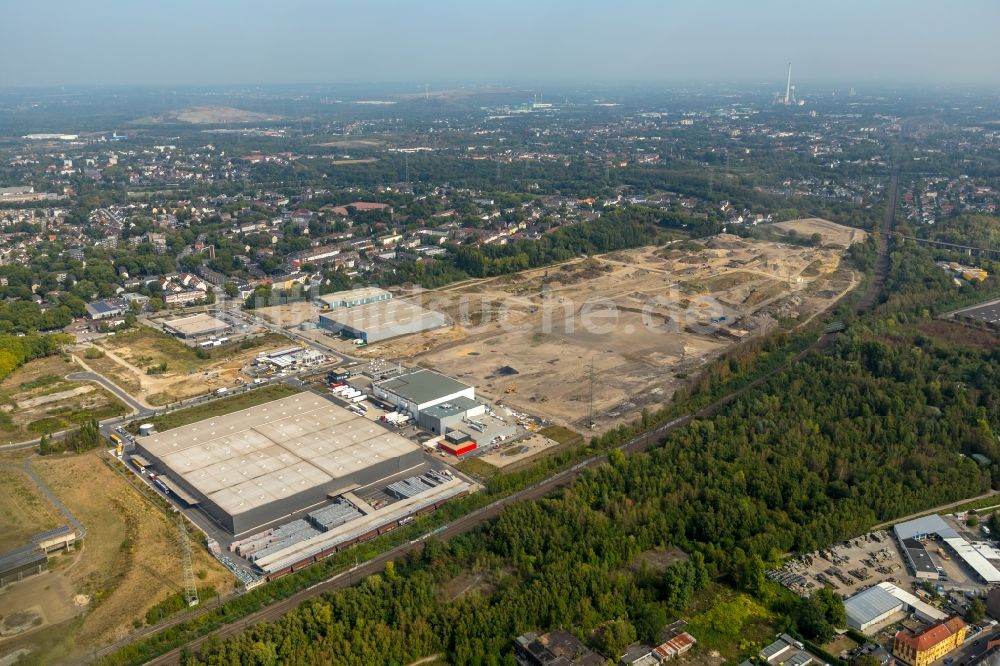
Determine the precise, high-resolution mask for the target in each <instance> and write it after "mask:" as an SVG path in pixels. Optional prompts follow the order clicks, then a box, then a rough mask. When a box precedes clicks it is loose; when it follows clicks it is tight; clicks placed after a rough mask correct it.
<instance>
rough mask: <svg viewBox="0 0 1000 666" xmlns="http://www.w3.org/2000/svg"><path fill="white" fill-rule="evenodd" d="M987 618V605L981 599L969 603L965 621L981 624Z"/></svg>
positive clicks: (977, 598)
mask: <svg viewBox="0 0 1000 666" xmlns="http://www.w3.org/2000/svg"><path fill="white" fill-rule="evenodd" d="M984 617H986V604H984V603H983V600H982V599H980V598H979V597H976V598H975V599H973V600H972V602H971V603H969V610H967V611H966V612H965V619H966V620H967V621H968V622H970V623H971V622H981V621H982V620H983V618H984Z"/></svg>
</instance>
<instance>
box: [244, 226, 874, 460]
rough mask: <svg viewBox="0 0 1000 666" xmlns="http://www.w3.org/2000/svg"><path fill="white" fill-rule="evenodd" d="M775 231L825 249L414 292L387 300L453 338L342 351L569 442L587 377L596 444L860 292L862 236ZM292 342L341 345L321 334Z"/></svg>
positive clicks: (690, 253) (576, 266)
mask: <svg viewBox="0 0 1000 666" xmlns="http://www.w3.org/2000/svg"><path fill="white" fill-rule="evenodd" d="M781 224H782V225H784V226H783V227H782V228H783V229H785V230H787V229H795V230H796V233H797V234H798V235H800V236H802V237H806V238H808V237H809V236H811V235H812V234H813V233H818V234H820V235H821V236H822V237H823V238H824V243H826V246H824V247H804V246H800V245H791V244H787V243H781V242H771V241H755V240H750V239H742V238H739V237H737V236H733V235H727V234H720V235H717V236H713V237H711V238H708V239H703V240H700V241H697V242H695V243H682V244H678V245H675V246H674V245H668V246H664V247H646V248H640V249H636V250H629V251H623V252H614V253H611V254H606V255H601V256H598V257H592V258H584V259H578V260H574V261H570V262H567V263H565V264H562V265H559V266H554V267H548V268H542V269H535V270H530V271H524V272H521V273H517V274H514V275H507V276H502V277H498V278H492V279H486V280H466V281H463V282H460V283H457V284H454V285H451V286H449V287H444V288H442V289H438V290H433V291H417V290H415V291H414V292H413V293H412V294H410V293H403V294H397V295H396V297H397V298H407V299H408V300H412V301H413V302H415V303H418V304H420V305H423V306H424V307H427V308H430V309H432V310H437V311H440V312H443V313H445V314H447V315H448V316H449V317H451V319H452V321H454V322H455V323H454V325H453V326H451V327H448V328H443V329H437V330H434V331H429V332H425V333H420V334H415V335H408V336H403V337H400V338H396V339H394V340H389V341H386V342H382V343H376V344H373V345H370V346H368V347H367V348H361V349H358V348H355V347H353V345H350V344H349V343H342V344H343V347H344V351H346V352H347V353H350V354H352V355H355V356H362V357H369V358H382V359H386V360H403V361H405V362H407V363H416V364H419V365H422V366H425V367H429V368H432V369H434V370H438V371H440V372H443V373H444V374H447V375H450V376H453V377H457V378H459V379H462V380H463V381H466V382H468V383H470V384H473V385H475V386H476V391H477V393H478V394H479V395H481V396H482V397H483V398H484V399H487V400H491V401H500V402H502V403H504V404H507V405H509V406H511V407H513V408H515V409H517V410H520V411H523V412H527V413H529V414H535V415H538V416H541V417H543V418H546V419H548V420H550V421H551V422H553V423H556V424H560V425H566V426H570V427H573V428H577V429H580V428H586V427H587V425H588V423H587V422H588V421H589V414H590V405H591V381H590V379H589V376H590V367H591V365H592V366H593V374H594V381H593V410H594V415H595V421H596V423H597V425H596V430H597V431H599V432H600V431H605V430H608V429H610V428H612V427H614V426H616V425H618V424H620V423H623V422H626V421H630V420H632V419H634V418H635V417H636V416H637V415H638V414H639V413H640V412H641V410H642V409H643V408H645V407H649V408H655V407H657V406H659V405H662V404H664V403H665V402H667V401H668V400H669V399H670V397H671V396H672V395H673V393H674V392H675V391H676V390H677V388H678V387H680V386H681V385H683V384H684V383H685V382H686V381H688V379H689V378H691V377H693V376H695V375H696V374H697V373H698V372H699V371H700V370H701V368H702V367H703V366H704V365H705V364H706V363H707V362H708V361H710V360H711V359H713V358H715V357H717V356H718V355H719V354H721V353H722V352H723V351H725V350H726V349H728V348H730V347H731V346H733V345H734V344H736V343H737V342H739V341H740V340H743V339H746V338H748V337H751V336H754V335H759V334H762V333H766V332H767V331H769V330H771V329H774V328H775V327H778V326H784V327H794V326H799V325H803V324H804V323H806V322H808V321H810V320H811V319H812V318H813V317H815V316H817V315H819V314H821V313H822V312H823V311H825V310H826V309H827V308H829V307H830V306H831V305H832V304H833V303H835V302H836V301H837V300H838V299H840V298H841V297H842V296H844V295H845V294H846V293H847V292H849V291H850V290H851V289H853V288H854V287H855V286H856V285H857V284H858V282H859V277H858V276H857V275H856V274H855V273H854V271H852V270H850V269H847V268H845V267H843V266H841V259H842V255H843V252H844V250H845V248H846V247H847V246H848V245H849V244H850V243H852V242H857V241H860V240H862V239H863V238H864V235H865V234H864V232H863V231H859V230H856V229H852V228H849V227H844V226H840V225H837V224H834V223H832V222H828V221H826V220H819V219H807V220H793V221H790V222H787V223H781ZM259 314H261V315H262V316H264V317H266V318H267V319H268V320H269V321H271V322H273V323H276V324H279V325H282V326H286V327H291V326H297V325H298V324H300V323H302V322H305V321H316V317H317V316H318V310H317V309H316V308H315V307H314V306H312V305H311V304H310V303H307V302H301V303H294V304H289V305H282V306H275V307H271V308H264V309H262V310H260V311H259ZM300 333H301V334H303V335H311V336H314V337H316V338H317V339H322V342H324V344H332V345H334V346H337V343H336V342H333V341H332V340H331V339H330V338H329V336H327V335H326V334H325V333H324V332H322V331H318V330H310V331H304V332H300ZM494 462H500V461H494ZM505 462H508V464H509V462H513V461H505Z"/></svg>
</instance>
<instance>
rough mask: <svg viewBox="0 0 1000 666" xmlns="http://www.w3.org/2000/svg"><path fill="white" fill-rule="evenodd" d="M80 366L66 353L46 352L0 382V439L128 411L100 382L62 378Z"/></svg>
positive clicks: (14, 438)
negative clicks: (42, 356)
mask: <svg viewBox="0 0 1000 666" xmlns="http://www.w3.org/2000/svg"><path fill="white" fill-rule="evenodd" d="M80 370H83V368H82V367H80V366H79V365H77V364H76V363H74V362H72V361H71V360H70V359H69V358H68V357H63V356H59V355H56V356H49V357H46V358H40V359H36V360H34V361H30V362H28V363H26V364H24V366H22V367H21V368H19V369H18V370H16V371H15V372H13V373H11V374H10V375H9V376H8V377H6V378H5V379H4V380H3V381H2V382H0V443H7V442H21V441H26V440H29V439H34V438H36V437H39V436H40V435H43V434H45V433H50V432H56V431H59V430H63V429H65V428H70V427H73V426H75V425H78V424H80V423H82V422H83V421H86V420H88V419H90V418H96V419H98V420H99V419H105V418H109V417H111V416H117V415H119V414H125V413H126V412H128V408H126V407H125V405H123V404H122V403H121V401H119V400H118V399H117V398H115V397H114V396H112V395H111V394H110V393H108V392H107V391H105V390H104V389H103V388H101V387H100V386H97V385H96V384H93V383H91V382H74V381H69V380H67V379H66V378H65V377H66V375H67V374H69V373H71V372H79V371H80Z"/></svg>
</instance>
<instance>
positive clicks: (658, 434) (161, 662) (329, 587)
mask: <svg viewBox="0 0 1000 666" xmlns="http://www.w3.org/2000/svg"><path fill="white" fill-rule="evenodd" d="M898 183H899V175H898V167H897V170H896V172H895V173H894V174H893V176H892V180H891V183H890V188H889V193H888V197H887V199H888V202H887V204H888V205H887V209H886V214H885V216H884V218H883V220H882V224H881V226H880V228H879V234H880V236H881V240H882V243H881V246H880V250H879V257H878V260H877V263H876V267H875V274H874V276H873V278H872V280H871V282H870V283H869V285H868V288H867V290H866V291H865V293H864V294H863V295H862V297H861V299H860V300H859V302H858V307H857V311H858V312H859V313H860V312H863V311H865V310H867V309H870V308H871V307H872V306H874V305H875V304H876V303H877V302H878V299H879V297H880V296H881V294H882V289H883V287H884V284H885V278H886V276H887V274H888V268H889V249H888V243H889V233H890V231H891V229H892V226H893V224H894V222H895V216H896V206H897V203H898ZM835 336H836V334H835V333H825V334H823V335H820V336H819V337H818V338H817V339H816V340H815V341H814V342H813V343H812V344H810V345H809V346H808V347H806V348H805V349H803V350H802V351H801V352H799V353H798V354H796V355H795V356H794V357H793V358H791V359H789V360H788V361H786V362H785V363H783V364H782V365H780V366H778V367H777V368H775V369H774V370H772V371H771V372H769V373H767V374H765V375H763V376H761V377H759V378H758V379H756V380H754V381H752V382H750V383H748V384H746V385H745V386H743V387H742V388H740V389H737V390H736V391H733V392H732V393H729V394H727V395H725V396H723V397H722V398H720V399H718V400H717V401H715V402H714V403H712V404H710V405H708V406H707V407H705V408H703V409H701V410H698V411H697V412H694V413H691V414H687V415H684V416H681V417H679V418H676V419H674V420H672V421H669V422H668V423H666V424H664V425H662V426H660V427H659V428H656V429H655V430H652V431H649V432H646V433H643V434H642V435H639V436H638V437H636V438H634V439H632V440H631V441H629V442H627V443H626V444H624V445H622V446H620V447H618V448H619V450H621V451H622V452H623V453H627V454H633V453H639V452H642V451H646V450H647V449H649V448H651V447H653V446H656V445H659V444H660V443H662V442H663V441H664V438H665V436H666V435H668V434H669V433H670V432H672V431H674V430H676V429H678V428H681V427H684V426H686V425H687V424H688V423H690V422H691V421H692V420H693V419H695V418H706V417H709V416H711V415H712V414H714V413H715V412H716V411H718V410H719V409H721V408H722V407H724V406H726V405H728V404H729V403H731V402H732V401H733V400H735V399H736V398H738V397H740V396H741V395H743V394H745V393H746V392H748V391H750V390H753V389H755V388H757V387H758V386H760V385H761V384H763V383H764V382H766V381H767V380H769V379H770V378H771V377H773V376H775V375H776V374H778V373H780V372H784V371H785V370H786V369H787V368H788V367H789V366H791V365H792V364H793V363H796V362H798V361H800V360H801V359H803V358H804V357H805V356H806V355H808V354H809V353H811V352H813V351H816V350H818V349H822V348H825V347H827V346H829V345H830V344H831V343H832V342H833V340H834V338H835ZM607 459H608V456H607V455H600V456H594V457H591V458H588V459H586V460H584V461H581V462H579V463H577V464H576V465H574V466H573V467H571V468H569V469H566V470H563V471H561V472H557V473H556V474H554V475H552V476H550V477H548V478H547V479H545V480H543V481H541V482H539V483H536V484H535V485H533V486H530V487H528V488H525V489H523V490H520V491H518V492H516V493H514V494H512V495H509V496H507V497H505V498H502V499H500V500H497V501H496V502H493V503H492V504H489V505H487V506H485V507H483V508H481V509H478V510H476V511H473V512H471V513H469V514H466V515H465V516H463V517H461V518H458V519H456V520H455V521H453V522H451V523H449V524H447V525H445V526H444V527H442V528H439V529H438V530H436V531H435V532H433V533H432V535H433V536H435V537H438V538H441V539H449V538H451V537H454V536H457V535H460V534H464V533H466V532H470V531H472V530H473V529H475V528H477V527H479V526H480V525H482V524H483V523H485V522H487V521H489V520H492V519H493V518H495V517H497V516H498V515H499V514H500V512H501V511H503V509H504V508H505V507H507V506H509V505H511V504H514V503H515V502H522V501H526V500H533V499H538V498H541V497H545V496H546V495H549V494H551V493H553V492H554V491H556V490H559V489H560V488H563V487H565V486H568V485H569V484H571V483H572V482H573V481H574V480H575V479H576V478H577V477H579V476H580V474H582V473H583V471H584V470H586V469H588V468H590V467H593V466H595V465H599V464H602V463H605V462H607ZM427 536H431V535H425V536H424V537H422V538H420V539H417V540H415V541H411V542H409V543H406V544H402V545H400V546H397V547H396V548H393V549H392V550H390V551H387V552H385V553H383V554H381V555H379V556H377V557H375V558H374V559H372V560H369V561H367V562H365V563H363V564H360V565H358V566H357V567H354V568H353V569H351V570H349V571H345V572H343V573H340V574H337V575H336V576H333V577H332V578H330V579H328V580H326V581H323V582H322V583H317V584H316V585H313V586H311V587H309V588H306V589H304V590H301V591H299V592H297V593H296V594H294V595H292V596H291V597H289V598H287V599H284V600H282V601H278V602H275V603H273V604H271V605H269V606H268V607H266V608H264V609H262V610H260V611H258V612H256V613H253V614H252V615H249V616H247V617H245V618H243V619H242V620H239V621H237V622H233V623H231V624H227V625H225V626H223V627H221V628H220V629H218V630H217V631H215V632H213V633H212V634H210V635H211V636H214V637H216V638H227V637H230V636H235V635H238V634H240V633H242V632H243V630H244V629H246V628H247V627H249V626H251V625H255V624H258V623H260V622H268V621H272V620H276V619H278V618H280V617H282V616H283V615H285V614H286V613H288V612H289V611H290V610H292V609H294V608H296V607H297V606H299V605H300V604H301V603H302V602H304V601H306V600H307V599H310V598H312V597H314V596H317V595H319V594H322V593H324V592H329V591H333V590H338V589H343V588H345V587H349V586H351V585H353V584H354V583H355V582H357V581H358V580H360V579H361V578H364V577H365V576H369V575H372V574H375V573H379V572H381V571H382V570H383V569H384V568H385V564H386V562H389V561H391V560H398V559H399V558H400V557H402V556H404V555H406V554H407V553H408V552H411V551H415V550H417V549H420V548H422V547H423V541H424V539H425V538H426V537H427ZM207 638H208V636H204V637H201V638H198V639H195V640H193V641H191V642H189V643H188V644H186V645H185V648H187V649H188V650H191V651H195V650H197V649H198V648H199V647H200V646H201V645H202V643H204V642H205V640H207ZM179 657H180V648H178V649H175V650H171V651H170V652H167V653H166V654H163V655H161V656H159V657H157V658H154V659H152V660H151V661H149V662H147V664H148V665H151V666H166V665H168V664H177V663H178V661H179Z"/></svg>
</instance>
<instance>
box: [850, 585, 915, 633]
mask: <svg viewBox="0 0 1000 666" xmlns="http://www.w3.org/2000/svg"><path fill="white" fill-rule="evenodd" d="M844 610H845V611H846V612H847V624H848V626H850V627H853V628H854V629H857V630H858V631H861V632H865V633H867V632H868V630H869V629H871V628H872V627H877V626H880V625H881V624H883V623H885V622H887V621H889V620H893V619H896V618H897V617H898V616H900V615H901V614H904V613H905V610H906V605H905V604H904V603H903V602H902V601H900V600H899V599H897V598H896V597H894V596H893V595H891V594H890V593H889V592H888V591H887V590H885V589H884V588H881V587H879V586H877V585H876V586H875V587H869V588H868V589H867V590H863V591H861V592H858V593H857V594H855V595H854V596H853V597H851V598H850V599H848V600H847V601H845V602H844Z"/></svg>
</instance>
